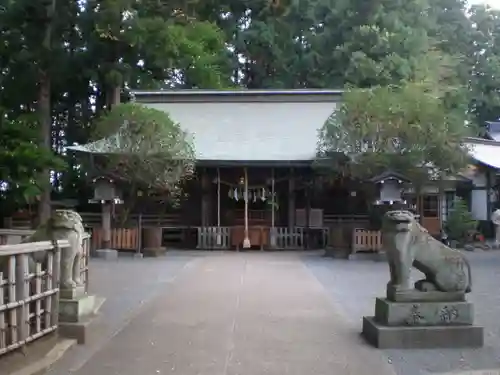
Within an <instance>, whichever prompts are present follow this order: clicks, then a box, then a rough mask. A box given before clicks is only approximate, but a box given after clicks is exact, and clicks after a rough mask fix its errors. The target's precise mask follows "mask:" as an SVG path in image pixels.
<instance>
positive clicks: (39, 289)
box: [0, 240, 70, 355]
mask: <svg viewBox="0 0 500 375" xmlns="http://www.w3.org/2000/svg"><path fill="white" fill-rule="evenodd" d="M69 246H70V245H69V242H68V241H66V240H60V241H57V246H54V244H53V243H52V242H50V241H43V242H31V243H24V244H17V245H3V246H0V355H2V354H5V353H7V352H10V351H11V350H14V349H17V348H19V347H21V346H23V345H26V344H28V343H30V342H31V341H33V340H36V339H38V338H40V337H42V336H44V335H46V334H48V333H51V332H53V331H54V330H56V328H57V327H58V319H59V318H58V314H59V278H60V263H61V248H66V247H69ZM40 251H43V252H46V256H45V257H43V258H44V261H43V262H41V263H39V262H35V261H34V259H33V257H32V256H33V254H34V253H37V252H40Z"/></svg>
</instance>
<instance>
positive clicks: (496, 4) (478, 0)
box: [469, 0, 500, 9]
mask: <svg viewBox="0 0 500 375" xmlns="http://www.w3.org/2000/svg"><path fill="white" fill-rule="evenodd" d="M469 3H471V4H488V5H490V6H492V7H493V8H497V9H500V0H469Z"/></svg>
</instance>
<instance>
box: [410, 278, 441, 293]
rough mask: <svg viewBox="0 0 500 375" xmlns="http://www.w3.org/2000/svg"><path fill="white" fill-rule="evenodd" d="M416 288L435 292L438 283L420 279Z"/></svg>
mask: <svg viewBox="0 0 500 375" xmlns="http://www.w3.org/2000/svg"><path fill="white" fill-rule="evenodd" d="M415 289H417V290H420V291H421V292H434V291H436V290H438V289H437V288H436V285H434V284H433V283H432V282H430V281H429V280H425V279H424V280H418V281H417V282H416V283H415Z"/></svg>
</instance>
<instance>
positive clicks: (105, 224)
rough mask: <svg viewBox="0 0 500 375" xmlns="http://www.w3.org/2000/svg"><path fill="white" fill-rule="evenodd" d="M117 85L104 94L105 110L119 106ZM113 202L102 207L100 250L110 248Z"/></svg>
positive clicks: (119, 88)
mask: <svg viewBox="0 0 500 375" xmlns="http://www.w3.org/2000/svg"><path fill="white" fill-rule="evenodd" d="M120 91H121V87H120V86H119V85H117V86H114V87H111V88H110V89H109V91H108V92H107V93H106V102H107V107H108V108H107V109H108V110H110V109H111V108H113V107H114V106H115V105H118V104H120ZM112 206H113V202H105V203H103V205H102V220H101V222H102V248H103V249H109V248H110V247H111V211H112Z"/></svg>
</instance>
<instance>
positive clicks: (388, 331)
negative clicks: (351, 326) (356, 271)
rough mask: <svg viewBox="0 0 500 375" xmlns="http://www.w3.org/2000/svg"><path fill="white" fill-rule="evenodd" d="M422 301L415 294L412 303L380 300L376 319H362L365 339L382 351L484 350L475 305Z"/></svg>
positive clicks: (460, 301) (457, 302)
mask: <svg viewBox="0 0 500 375" xmlns="http://www.w3.org/2000/svg"><path fill="white" fill-rule="evenodd" d="M419 293H420V295H421V298H420V301H418V294H419ZM423 294H427V293H423ZM406 297H408V296H406ZM422 297H423V295H422V292H418V291H415V293H414V295H413V298H411V299H413V300H410V301H408V300H405V301H391V300H389V299H387V298H377V299H376V302H375V316H374V317H364V318H363V336H364V337H365V338H366V340H367V341H368V342H369V343H370V344H372V345H373V346H375V347H377V348H381V349H389V348H399V349H410V348H465V347H481V346H483V343H484V336H483V328H482V327H478V326H475V325H474V324H473V323H474V306H473V304H472V303H470V302H466V301H465V300H463V299H462V300H458V301H457V300H455V301H446V302H440V301H422V299H423V298H422ZM431 297H432V296H431ZM403 299H404V298H403Z"/></svg>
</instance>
